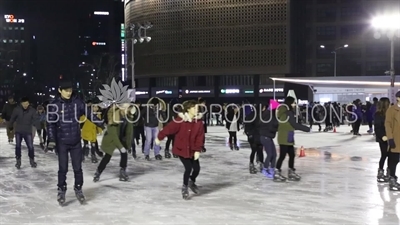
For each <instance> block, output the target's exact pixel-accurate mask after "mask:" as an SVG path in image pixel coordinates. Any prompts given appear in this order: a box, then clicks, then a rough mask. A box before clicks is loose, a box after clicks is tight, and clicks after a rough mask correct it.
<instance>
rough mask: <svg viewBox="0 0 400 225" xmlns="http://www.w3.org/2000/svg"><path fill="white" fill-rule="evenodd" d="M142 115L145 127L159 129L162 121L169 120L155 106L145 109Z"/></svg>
mask: <svg viewBox="0 0 400 225" xmlns="http://www.w3.org/2000/svg"><path fill="white" fill-rule="evenodd" d="M140 115H141V116H142V118H143V120H144V123H143V125H144V126H145V127H158V126H159V122H160V121H164V120H166V119H167V116H166V115H165V113H164V112H163V111H161V110H158V108H157V107H154V106H149V107H144V108H143V109H142V111H141V112H140Z"/></svg>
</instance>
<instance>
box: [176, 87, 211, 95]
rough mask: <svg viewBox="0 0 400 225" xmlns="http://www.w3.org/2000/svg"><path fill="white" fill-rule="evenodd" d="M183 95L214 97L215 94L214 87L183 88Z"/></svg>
mask: <svg viewBox="0 0 400 225" xmlns="http://www.w3.org/2000/svg"><path fill="white" fill-rule="evenodd" d="M182 95H183V96H185V97H191V96H193V97H214V96H215V92H214V88H213V87H210V88H209V87H195V88H194V87H183V88H182Z"/></svg>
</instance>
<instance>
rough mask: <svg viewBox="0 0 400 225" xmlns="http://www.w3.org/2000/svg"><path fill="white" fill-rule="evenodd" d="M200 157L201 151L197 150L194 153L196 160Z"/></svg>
mask: <svg viewBox="0 0 400 225" xmlns="http://www.w3.org/2000/svg"><path fill="white" fill-rule="evenodd" d="M199 158H200V152H195V153H194V160H199Z"/></svg>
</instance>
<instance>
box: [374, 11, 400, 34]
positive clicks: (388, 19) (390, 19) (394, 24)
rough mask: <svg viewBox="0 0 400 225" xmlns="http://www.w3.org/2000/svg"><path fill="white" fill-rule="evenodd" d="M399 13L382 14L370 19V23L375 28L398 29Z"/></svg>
mask: <svg viewBox="0 0 400 225" xmlns="http://www.w3.org/2000/svg"><path fill="white" fill-rule="evenodd" d="M399 21H400V14H392V15H383V16H378V17H375V18H373V19H372V21H371V25H372V26H373V27H375V28H377V29H384V30H397V29H400V23H399Z"/></svg>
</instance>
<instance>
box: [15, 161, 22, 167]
mask: <svg viewBox="0 0 400 225" xmlns="http://www.w3.org/2000/svg"><path fill="white" fill-rule="evenodd" d="M15 167H16V168H17V169H20V168H21V158H17V162H16V163H15Z"/></svg>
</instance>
